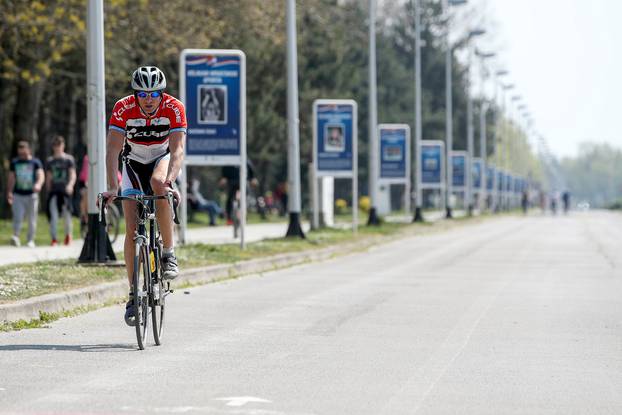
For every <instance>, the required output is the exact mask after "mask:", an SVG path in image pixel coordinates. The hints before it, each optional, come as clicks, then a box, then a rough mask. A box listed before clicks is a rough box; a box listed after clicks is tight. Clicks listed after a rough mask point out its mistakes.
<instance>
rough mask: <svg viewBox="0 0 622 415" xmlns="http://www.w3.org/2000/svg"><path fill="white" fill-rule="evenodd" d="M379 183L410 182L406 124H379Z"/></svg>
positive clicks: (408, 137)
mask: <svg viewBox="0 0 622 415" xmlns="http://www.w3.org/2000/svg"><path fill="white" fill-rule="evenodd" d="M378 139H379V141H380V154H379V156H380V177H379V179H380V181H381V182H385V183H405V182H407V181H409V180H410V173H409V171H410V156H409V154H410V128H409V126H408V125H407V124H381V125H380V126H379V127H378Z"/></svg>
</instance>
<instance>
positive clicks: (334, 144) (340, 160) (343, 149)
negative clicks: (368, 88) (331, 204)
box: [313, 100, 356, 177]
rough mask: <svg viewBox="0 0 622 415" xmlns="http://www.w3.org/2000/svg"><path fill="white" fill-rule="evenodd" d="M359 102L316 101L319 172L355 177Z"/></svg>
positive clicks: (315, 152) (314, 134) (314, 124)
mask: <svg viewBox="0 0 622 415" xmlns="http://www.w3.org/2000/svg"><path fill="white" fill-rule="evenodd" d="M355 131H356V103H355V102H354V101H350V100H316V101H315V102H314V103H313V154H314V161H315V166H316V174H317V175H318V176H333V177H351V176H352V174H353V169H354V164H355V159H354V157H355V150H356V145H355V143H354V141H355V140H356V136H355Z"/></svg>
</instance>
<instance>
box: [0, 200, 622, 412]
mask: <svg viewBox="0 0 622 415" xmlns="http://www.w3.org/2000/svg"><path fill="white" fill-rule="evenodd" d="M621 238H622V215H616V214H610V213H599V212H596V213H589V214H579V213H576V214H573V215H571V216H569V217H556V218H552V217H550V216H549V217H536V216H532V217H528V218H519V217H506V218H499V219H494V220H489V221H485V222H483V223H479V224H474V225H465V226H462V227H458V228H456V229H454V230H451V231H447V232H443V233H437V234H432V235H427V236H418V237H413V238H410V239H404V240H400V241H397V242H394V243H391V244H387V245H383V246H379V247H375V248H373V249H371V250H370V251H368V252H361V253H357V254H353V255H350V256H347V257H340V258H337V259H334V260H331V261H327V262H324V263H319V264H307V265H304V266H299V267H296V268H290V269H286V270H282V271H277V272H271V273H267V274H264V275H261V276H249V277H244V278H241V279H238V280H233V281H229V282H226V283H220V284H214V285H209V286H204V287H200V288H194V289H191V290H189V291H188V293H189V294H184V292H183V291H177V292H176V293H175V294H174V295H173V296H171V297H169V299H171V300H170V302H169V305H170V308H169V314H168V317H169V320H168V322H167V323H168V327H167V333H166V337H165V339H164V341H165V344H164V345H163V346H161V347H155V346H150V347H149V348H148V349H147V350H146V351H143V352H140V351H137V350H136V346H135V339H134V338H133V332H132V331H131V330H130V329H129V328H127V327H125V326H124V325H123V322H122V309H121V307H120V306H115V307H109V308H106V309H102V310H99V311H96V312H92V313H89V314H86V315H82V316H80V317H76V318H72V319H64V320H61V321H58V322H55V323H53V324H52V325H51V327H50V328H47V329H37V330H28V331H22V332H12V333H0V413H2V414H6V413H11V414H61V413H62V414H78V413H80V414H84V413H93V414H160V413H162V414H248V415H252V414H255V415H277V414H291V415H303V414H318V415H319V414H322V415H324V414H331V415H332V414H334V415H342V414H357V415H363V414H370V415H372V414H373V415H379V414H391V415H396V414H408V415H410V414H458V413H459V414H554V413H555V414H620V413H622V272H621V270H622V252H621V250H620V241H621Z"/></svg>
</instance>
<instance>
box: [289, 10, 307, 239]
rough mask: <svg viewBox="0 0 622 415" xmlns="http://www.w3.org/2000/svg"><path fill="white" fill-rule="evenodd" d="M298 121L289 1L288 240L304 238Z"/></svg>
mask: <svg viewBox="0 0 622 415" xmlns="http://www.w3.org/2000/svg"><path fill="white" fill-rule="evenodd" d="M299 123H300V120H299V119H298V50H297V45H296V1H295V0H287V132H288V136H287V140H288V145H287V181H288V192H287V193H288V199H287V204H288V206H287V209H288V211H289V226H288V227H287V234H286V236H295V237H299V238H304V237H305V234H304V232H303V231H302V226H301V225H300V212H301V210H302V202H301V197H300V193H301V187H300V132H299V125H298V124H299Z"/></svg>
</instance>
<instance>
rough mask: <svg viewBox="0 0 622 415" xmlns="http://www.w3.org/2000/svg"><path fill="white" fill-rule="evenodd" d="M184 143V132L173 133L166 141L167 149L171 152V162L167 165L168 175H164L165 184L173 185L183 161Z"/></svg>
mask: <svg viewBox="0 0 622 415" xmlns="http://www.w3.org/2000/svg"><path fill="white" fill-rule="evenodd" d="M185 143H186V133H185V132H183V131H174V132H172V133H171V134H170V136H169V139H168V148H169V150H170V152H171V161H170V162H169V164H168V173H167V174H166V181H165V183H175V180H176V179H177V176H178V175H179V171H180V170H181V167H182V163H183V161H184V147H185Z"/></svg>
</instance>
